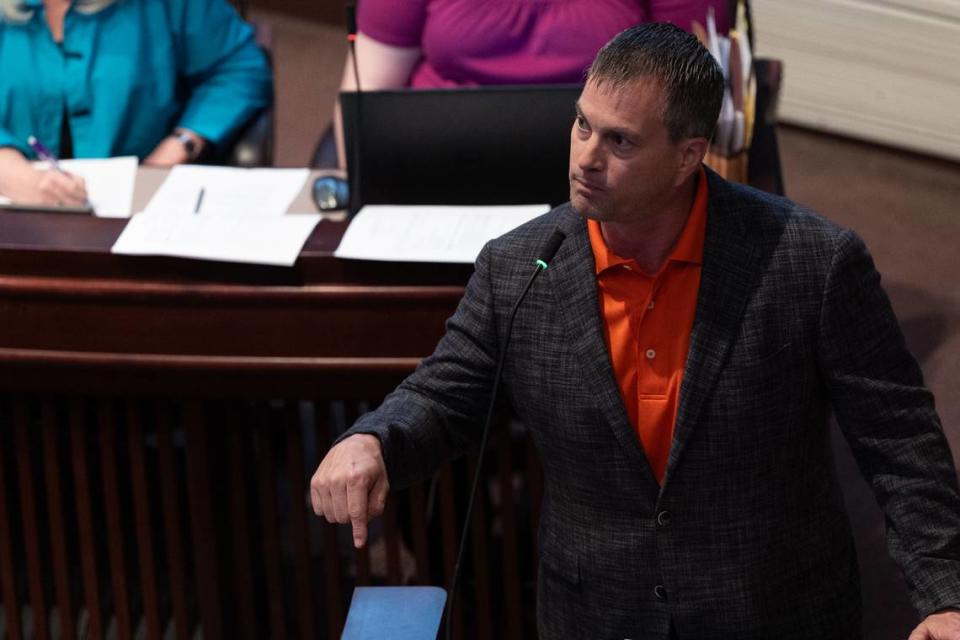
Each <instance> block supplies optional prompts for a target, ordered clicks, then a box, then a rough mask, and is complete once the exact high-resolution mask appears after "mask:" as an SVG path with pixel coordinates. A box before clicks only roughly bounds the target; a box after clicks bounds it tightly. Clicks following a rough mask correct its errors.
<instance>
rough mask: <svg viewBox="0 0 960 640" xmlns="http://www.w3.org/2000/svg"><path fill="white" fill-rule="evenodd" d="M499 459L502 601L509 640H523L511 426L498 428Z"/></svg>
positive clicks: (500, 425)
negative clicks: (501, 527) (501, 525)
mask: <svg viewBox="0 0 960 640" xmlns="http://www.w3.org/2000/svg"><path fill="white" fill-rule="evenodd" d="M497 426H498V428H497V435H496V438H497V450H498V451H497V453H498V455H497V459H498V463H499V466H500V469H499V479H500V521H501V522H502V523H503V597H504V600H505V602H504V610H505V611H506V618H507V620H506V622H507V637H508V638H512V639H520V638H522V637H523V607H522V605H521V601H520V600H521V593H520V571H519V566H520V554H519V552H518V550H517V526H516V513H515V502H514V499H513V454H512V451H511V449H510V447H511V436H510V429H509V426H508V425H506V424H504V423H502V422H501V423H500V424H498V425H497Z"/></svg>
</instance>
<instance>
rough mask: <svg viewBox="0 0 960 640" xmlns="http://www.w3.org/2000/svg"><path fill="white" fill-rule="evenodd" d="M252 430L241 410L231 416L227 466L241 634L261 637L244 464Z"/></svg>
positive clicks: (227, 430)
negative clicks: (248, 438) (248, 439)
mask: <svg viewBox="0 0 960 640" xmlns="http://www.w3.org/2000/svg"><path fill="white" fill-rule="evenodd" d="M249 428H250V423H249V421H246V420H244V416H242V415H240V412H239V411H234V412H232V413H231V420H230V423H229V424H228V425H227V429H226V432H225V434H224V437H225V438H226V449H227V466H228V473H229V474H230V487H231V490H230V491H229V496H230V517H231V527H230V528H231V530H232V531H231V533H232V535H233V548H234V582H235V586H236V594H237V611H236V614H237V617H238V631H239V632H240V636H241V637H243V638H251V639H252V638H255V637H256V636H257V620H256V613H257V605H256V599H255V596H254V590H253V567H252V566H251V559H252V558H253V552H252V551H251V546H250V516H249V507H248V506H247V487H248V484H247V477H248V475H249V470H248V469H247V466H246V465H245V464H244V456H243V438H244V437H245V436H246V435H247V433H248V430H249Z"/></svg>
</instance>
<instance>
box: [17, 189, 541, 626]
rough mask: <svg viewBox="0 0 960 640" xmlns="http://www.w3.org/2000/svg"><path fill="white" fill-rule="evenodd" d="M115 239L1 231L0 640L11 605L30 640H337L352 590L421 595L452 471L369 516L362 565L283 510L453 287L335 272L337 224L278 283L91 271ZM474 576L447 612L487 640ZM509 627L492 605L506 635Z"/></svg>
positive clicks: (505, 560)
mask: <svg viewBox="0 0 960 640" xmlns="http://www.w3.org/2000/svg"><path fill="white" fill-rule="evenodd" d="M143 173H144V174H145V175H146V177H147V178H148V182H149V181H150V179H153V187H154V188H155V186H156V184H158V179H159V177H162V176H161V175H159V174H156V175H150V173H151V172H149V171H146V172H143ZM144 184H146V183H144ZM148 187H149V185H148V186H146V187H144V185H143V184H139V183H138V191H137V197H138V198H143V197H144V193H148ZM308 187H309V184H308ZM302 197H303V194H301V202H302ZM297 206H301V205H297V204H295V205H294V207H297ZM124 224H125V221H123V220H112V219H99V218H92V217H78V216H69V215H56V214H36V213H32V214H17V213H0V327H3V329H2V330H0V424H2V428H0V599H2V600H3V606H4V611H5V613H6V620H7V626H8V629H9V630H10V631H9V635H10V637H13V638H16V637H20V635H21V631H22V624H23V622H24V618H23V617H22V614H23V612H24V611H25V610H26V609H23V608H21V607H28V608H29V610H30V611H31V612H32V613H31V617H32V618H33V620H34V633H35V635H36V636H37V637H47V636H48V635H49V634H50V633H52V631H51V626H50V624H48V621H49V620H50V616H51V614H52V612H53V611H56V614H57V616H59V617H60V620H73V621H78V620H81V619H83V620H86V621H87V623H86V624H87V627H86V632H87V633H89V634H90V635H91V637H102V635H103V634H104V632H105V629H106V628H107V626H108V625H109V624H111V623H112V622H113V623H116V625H117V629H118V632H119V637H121V638H125V637H131V634H132V633H133V630H134V629H135V628H136V627H137V625H138V624H139V623H140V622H142V623H143V624H144V625H145V628H146V630H147V636H148V637H149V638H159V637H160V635H161V634H162V633H163V631H164V630H165V629H166V628H167V627H171V628H172V629H173V630H175V631H176V633H177V637H190V636H191V635H192V634H193V631H194V630H195V629H197V628H202V631H203V634H204V637H206V638H222V637H228V636H229V637H233V636H240V637H263V636H265V635H268V634H272V635H273V636H274V637H292V636H297V637H304V638H307V637H309V638H315V637H337V636H338V635H339V631H340V628H341V625H342V621H343V616H344V613H345V607H346V604H347V603H348V602H349V597H350V593H351V588H352V585H353V584H370V583H377V584H383V583H389V584H400V583H402V582H404V580H413V581H415V582H422V583H434V584H436V583H440V582H443V581H444V580H445V576H447V575H448V574H449V570H450V569H449V568H450V567H451V565H452V560H453V553H454V550H455V545H456V530H457V529H458V528H459V522H458V518H457V516H456V515H455V514H456V509H455V502H456V501H455V500H454V491H455V483H454V481H453V477H454V474H457V473H460V472H461V471H462V467H463V465H460V466H457V467H447V468H446V469H445V470H444V471H442V472H441V473H440V474H439V476H438V477H439V478H441V480H440V481H439V484H438V485H437V486H438V487H439V493H438V496H439V497H440V501H441V503H442V505H443V508H442V509H439V510H437V511H435V512H433V515H432V516H430V517H428V514H427V509H426V506H425V505H426V504H427V503H426V496H425V493H424V489H423V488H422V487H418V488H415V489H413V490H412V491H411V492H409V493H405V494H400V495H399V496H396V497H394V498H391V502H390V506H389V508H388V512H387V514H386V516H385V518H384V519H383V524H382V525H381V526H382V535H381V536H379V539H380V540H381V542H380V543H378V545H377V546H376V549H377V551H375V552H374V553H373V554H372V555H373V556H374V557H373V558H372V559H371V557H370V555H368V554H367V553H366V552H364V553H358V554H355V555H354V554H353V553H352V552H351V551H350V546H349V541H348V540H345V539H344V535H347V536H348V532H346V531H345V530H342V529H341V528H336V527H332V526H329V525H325V524H322V523H320V522H319V521H318V519H317V518H315V517H313V516H312V514H309V512H308V506H307V504H306V502H305V500H304V495H305V492H306V489H307V486H308V481H309V477H310V475H311V474H312V471H313V469H314V468H315V465H316V464H317V462H318V460H319V457H320V456H321V455H322V453H323V452H324V451H325V449H326V447H327V446H328V443H329V442H330V439H331V438H332V437H334V436H335V435H336V434H337V433H338V432H339V431H340V430H342V429H343V428H344V427H345V425H347V424H349V423H350V422H352V420H353V419H354V418H355V417H356V415H357V414H358V413H359V412H360V411H363V410H364V409H365V408H366V407H369V406H373V405H375V404H376V403H377V402H379V400H380V398H382V397H383V395H384V394H385V393H386V392H388V391H389V390H390V389H392V388H393V387H394V386H395V385H396V384H397V382H399V380H400V379H402V377H403V376H405V375H406V374H407V373H409V372H410V371H411V370H412V369H413V368H414V367H415V366H416V364H417V362H419V360H420V358H422V357H423V356H425V355H427V354H429V353H430V352H431V351H432V350H433V347H434V345H435V344H436V341H437V339H438V338H439V337H440V335H441V333H442V331H443V324H444V321H445V319H446V318H447V317H448V316H449V315H450V314H451V313H452V312H453V310H454V308H455V306H456V304H457V302H458V300H459V298H460V296H461V295H462V292H463V285H464V283H465V282H466V280H467V278H468V276H469V273H470V272H471V269H470V268H469V267H440V266H426V265H408V264H407V265H404V264H388V263H384V264H375V263H364V262H353V261H344V260H338V259H336V258H333V256H332V252H333V249H334V248H335V247H336V245H337V243H338V242H339V239H340V236H341V235H342V233H343V230H344V228H345V223H343V222H333V221H326V220H325V221H323V222H321V223H320V224H319V225H318V226H317V228H316V230H315V231H314V233H313V235H312V236H311V237H310V239H309V240H308V242H307V243H306V246H305V247H304V249H303V251H302V253H301V255H300V257H299V259H298V261H297V263H296V265H295V266H294V267H292V268H277V267H258V266H250V265H235V264H225V263H213V262H200V261H190V260H183V259H174V258H155V257H140V256H117V255H112V254H110V251H109V250H110V247H111V245H112V244H113V242H114V241H115V239H116V238H117V236H118V235H119V233H120V232H121V230H122V227H123V225H124ZM506 449H509V446H508V447H506ZM506 454H507V455H509V451H506ZM507 462H509V459H507ZM505 473H506V475H504V476H503V478H504V482H506V483H507V484H509V483H510V482H511V478H510V471H509V470H507V471H506V472H505ZM508 490H509V487H508ZM505 495H509V494H505ZM512 507H513V505H512V502H511V503H510V509H511V513H512ZM491 517H492V516H491ZM509 520H510V522H514V521H515V519H514V518H513V516H512V515H511V516H510V518H509ZM400 522H405V523H407V524H406V525H405V526H403V527H401V525H400V524H399V523H400ZM481 529H483V527H482V526H481ZM511 531H513V530H512V529H508V531H507V534H508V535H511ZM401 532H405V535H406V542H404V543H401V539H402V538H403V536H401ZM513 533H516V532H515V531H514V532H513ZM498 535H499V536H500V537H498V538H496V541H495V542H491V544H495V545H496V547H497V548H498V549H500V548H502V549H505V551H504V552H503V554H502V555H501V558H502V564H503V566H504V567H505V569H504V570H503V571H497V572H495V573H494V575H495V576H496V575H502V576H504V577H503V579H504V580H506V581H508V582H511V584H513V585H514V586H513V588H512V589H511V593H519V590H520V578H519V574H518V573H517V572H518V568H517V567H518V566H519V564H520V563H519V562H518V561H517V553H518V552H517V549H518V545H520V544H521V543H519V542H518V541H517V540H516V536H515V535H511V540H510V541H508V542H507V543H506V544H504V543H503V542H502V540H503V538H502V534H498ZM526 535H527V542H526V543H524V545H523V546H530V544H531V543H530V541H529V540H530V538H529V531H527V534H526ZM478 544H479V543H478ZM479 557H482V558H483V562H482V563H481V564H482V565H483V566H482V567H480V568H478V569H477V572H476V574H475V577H476V579H477V580H478V581H479V582H478V584H479V585H480V587H478V590H477V592H476V595H475V597H476V598H477V599H478V602H479V604H475V605H473V606H471V607H470V608H469V611H475V612H476V614H472V613H468V614H467V615H469V616H473V615H476V617H477V619H483V620H484V622H482V623H480V624H481V626H480V627H478V628H485V629H486V632H485V633H483V634H481V636H479V637H492V636H491V635H490V632H491V629H490V625H491V624H493V625H495V626H497V627H498V628H499V626H500V622H497V621H495V622H492V623H491V621H492V620H494V616H493V614H492V610H491V607H492V606H495V605H493V604H492V603H493V602H494V601H495V600H496V599H495V598H492V597H491V595H490V594H491V588H490V580H491V579H492V578H491V577H490V575H489V569H488V565H490V564H491V558H489V557H488V556H487V554H486V552H484V553H483V555H482V556H478V558H479ZM493 564H496V563H495V562H493ZM405 576H406V577H405ZM520 607H521V605H520V602H519V599H517V601H516V602H515V603H513V604H510V605H508V606H504V610H505V611H506V610H509V614H508V615H512V616H513V617H514V618H515V622H512V623H510V625H509V626H510V627H511V628H514V629H519V628H520V627H519V625H520V624H522V622H521V619H522V611H521V609H520ZM505 615H507V614H505ZM464 624H468V625H469V626H473V623H471V622H469V621H468V622H467V623H464V622H463V621H460V622H458V629H462V627H463V625H464ZM504 624H506V622H504ZM484 625H486V626H485V627H484ZM71 630H72V631H76V629H75V628H74V627H73V626H72V625H69V624H68V625H66V626H64V625H62V624H61V631H60V635H61V636H62V637H67V638H69V637H75V636H77V635H78V633H79V632H77V633H71ZM519 633H520V632H519V631H515V632H514V637H519V635H518V634H519Z"/></svg>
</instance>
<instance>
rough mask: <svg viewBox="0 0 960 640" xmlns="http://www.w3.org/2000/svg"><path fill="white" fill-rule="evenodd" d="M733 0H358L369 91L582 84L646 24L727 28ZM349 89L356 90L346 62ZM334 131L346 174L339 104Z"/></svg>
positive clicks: (362, 65)
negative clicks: (614, 47)
mask: <svg viewBox="0 0 960 640" xmlns="http://www.w3.org/2000/svg"><path fill="white" fill-rule="evenodd" d="M728 4H729V2H728V0H360V2H359V5H358V15H357V27H358V35H357V40H356V52H357V66H358V68H359V75H360V85H361V89H362V90H365V91H371V90H377V89H399V88H402V87H413V88H417V89H430V88H438V87H460V86H471V85H504V84H554V83H555V84H563V83H579V82H582V81H583V74H584V72H585V71H586V69H587V67H589V66H590V63H591V62H592V61H593V58H594V56H595V55H596V54H597V52H598V51H599V50H600V47H602V46H603V45H604V44H605V43H606V42H607V41H608V40H609V39H610V38H612V37H613V36H615V35H616V34H618V33H620V32H621V31H623V30H624V29H626V28H627V27H630V26H632V25H634V24H637V23H638V22H654V21H657V22H673V23H674V24H676V25H678V26H680V27H682V28H684V29H687V30H689V29H690V25H691V23H692V22H693V21H694V20H696V21H698V22H700V23H701V24H706V16H707V11H708V8H709V7H713V10H714V14H715V17H716V21H717V30H718V31H720V32H721V33H726V31H727V29H728V26H729V15H728V14H729V11H728ZM341 89H342V90H344V91H354V90H356V82H355V81H354V71H353V63H352V61H351V59H350V58H349V57H348V59H347V63H346V66H345V67H344V74H343V82H342V84H341ZM335 119H336V121H337V125H338V126H337V127H336V133H337V138H338V144H337V147H338V149H337V150H338V156H339V159H340V166H341V167H343V166H344V162H343V158H344V155H343V148H342V137H341V136H340V126H339V124H340V112H339V104H338V105H337V108H336V114H335Z"/></svg>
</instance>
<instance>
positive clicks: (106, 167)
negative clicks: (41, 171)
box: [35, 156, 138, 218]
mask: <svg viewBox="0 0 960 640" xmlns="http://www.w3.org/2000/svg"><path fill="white" fill-rule="evenodd" d="M35 164H36V165H37V166H42V167H44V168H46V167H47V163H46V162H36V163H35ZM57 164H59V165H60V168H61V169H63V170H64V171H66V172H67V173H73V174H76V175H78V176H80V177H81V178H83V179H84V180H85V181H86V183H87V197H88V198H89V199H90V204H91V205H93V210H94V213H95V214H96V215H97V216H99V217H101V218H129V217H130V213H131V210H132V208H133V187H134V184H135V183H136V180H137V164H138V163H137V157H136V156H120V157H117V158H77V159H73V160H60V161H59V162H58V163H57Z"/></svg>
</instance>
